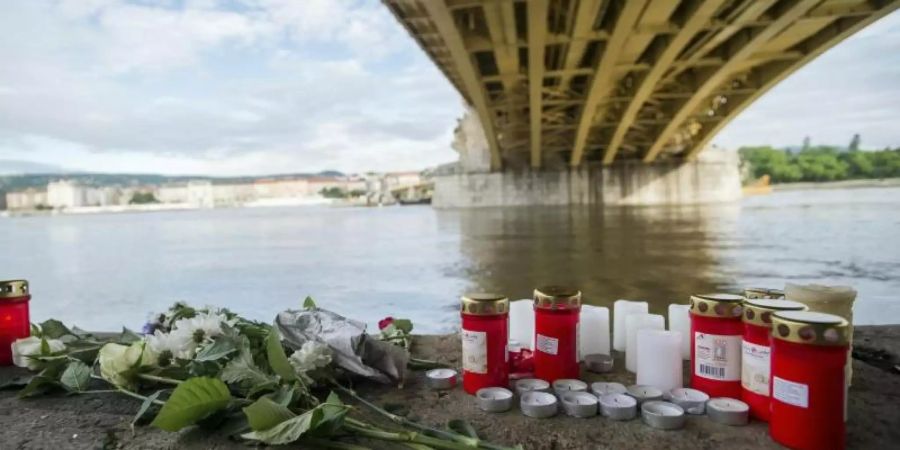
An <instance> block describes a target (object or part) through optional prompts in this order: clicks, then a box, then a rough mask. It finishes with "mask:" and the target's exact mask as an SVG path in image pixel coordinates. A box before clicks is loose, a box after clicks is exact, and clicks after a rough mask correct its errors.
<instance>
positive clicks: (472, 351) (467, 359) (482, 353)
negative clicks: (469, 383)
mask: <svg viewBox="0 0 900 450" xmlns="http://www.w3.org/2000/svg"><path fill="white" fill-rule="evenodd" d="M462 354H463V370H465V371H466V372H473V373H487V371H488V370H487V333H485V332H484V331H469V330H462Z"/></svg>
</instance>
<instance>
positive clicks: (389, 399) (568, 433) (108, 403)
mask: <svg viewBox="0 0 900 450" xmlns="http://www.w3.org/2000/svg"><path fill="white" fill-rule="evenodd" d="M854 340H855V343H856V350H857V351H856V352H855V354H854V361H853V371H854V374H853V382H854V384H853V386H852V387H851V388H850V397H849V404H848V407H849V420H848V422H847V426H848V433H847V438H848V441H847V447H848V448H890V447H892V446H894V445H896V443H897V442H900V429H898V428H897V427H896V424H897V423H900V408H897V404H898V400H900V373H898V371H897V368H896V365H897V364H900V325H889V326H859V327H856V330H855V333H854ZM459 347H460V345H459V339H458V337H457V336H455V335H444V336H416V339H415V343H414V346H413V353H414V354H415V355H417V356H420V357H424V358H432V359H437V360H440V361H443V362H446V363H449V364H452V365H458V364H459V360H460V349H459ZM621 356H622V355H617V360H616V366H617V369H616V371H615V372H614V373H612V374H609V375H604V376H601V375H596V374H589V373H585V374H584V379H585V380H589V381H597V380H610V381H619V382H622V383H626V384H631V383H633V382H634V375H632V374H629V373H627V372H625V371H624V369H623V366H624V361H623V360H622V358H621ZM23 373H24V372H23V371H22V370H21V369H17V368H0V384H2V383H3V382H5V381H7V380H9V379H11V378H12V377H15V376H19V375H22V374H23ZM687 373H688V365H687V364H685V376H687ZM422 378H423V374H422V373H420V372H416V373H413V375H412V377H411V379H410V380H409V381H408V382H407V383H406V386H405V387H404V388H403V389H397V388H394V387H382V386H372V385H364V386H358V389H359V391H360V392H361V393H362V394H363V395H364V396H365V397H366V398H369V399H371V400H374V401H375V402H376V403H378V404H382V405H384V404H394V405H397V406H399V407H401V409H403V410H405V411H408V412H407V413H406V414H407V415H408V417H409V418H411V419H415V420H418V421H421V422H424V423H428V424H431V425H435V426H446V423H447V421H449V420H451V419H457V418H459V419H466V420H468V421H469V422H470V423H472V424H473V426H474V427H475V429H476V430H477V431H478V432H479V434H480V435H481V436H482V437H484V438H487V439H490V440H493V441H496V442H498V443H504V444H522V445H523V446H524V448H526V449H554V450H564V449H580V448H669V449H685V450H688V449H690V450H696V449H704V448H729V449H748V450H750V449H775V448H780V447H779V446H778V445H777V444H775V443H774V442H772V441H771V440H770V439H769V436H768V433H767V430H766V425H765V424H764V423H761V422H756V421H754V422H752V423H751V424H750V425H748V426H745V427H728V426H724V425H717V424H714V423H712V422H710V421H709V420H708V419H707V418H706V417H705V416H698V417H690V418H689V419H688V423H687V426H686V427H685V428H684V429H683V430H679V431H659V430H654V429H651V428H649V427H647V426H645V425H644V424H643V423H641V421H640V420H633V421H630V422H611V421H609V420H607V419H603V418H592V419H574V418H570V417H564V416H557V417H554V418H551V419H545V420H538V419H530V418H527V417H524V416H522V415H521V413H519V412H518V410H517V409H514V410H512V411H510V412H507V413H503V414H489V413H484V412H481V411H479V410H478V409H477V408H476V407H475V404H474V400H473V398H472V397H471V396H468V395H466V394H465V393H464V392H463V391H462V389H461V388H456V389H454V390H452V391H448V392H436V391H429V390H427V389H426V388H425V387H424V384H423V380H422ZM686 379H687V378H686ZM139 406H140V402H139V401H136V400H131V399H128V398H122V397H121V396H117V395H113V394H101V395H94V396H90V397H85V398H74V397H63V396H55V397H44V398H37V399H31V400H20V399H17V398H16V397H15V392H12V391H2V392H0V442H2V443H3V448H9V449H45V448H67V449H95V448H122V449H139V448H154V449H175V448H177V449H189V450H191V449H235V450H236V449H246V448H247V447H246V445H244V444H241V443H238V442H233V441H230V440H229V439H227V438H226V437H225V436H223V435H221V434H216V433H214V432H213V433H210V432H207V431H203V430H199V429H191V430H187V431H184V432H181V433H165V432H162V431H160V430H156V429H152V428H148V427H137V428H136V429H135V430H134V432H132V430H131V428H130V426H129V424H130V422H131V419H132V418H133V416H134V413H135V411H136V410H137V408H138V407H139ZM385 425H386V426H389V425H388V424H385ZM363 444H368V443H363Z"/></svg>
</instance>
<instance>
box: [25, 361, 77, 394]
mask: <svg viewBox="0 0 900 450" xmlns="http://www.w3.org/2000/svg"><path fill="white" fill-rule="evenodd" d="M46 364H47V365H46V366H45V367H44V370H42V371H40V372H39V373H38V374H37V375H35V376H34V377H32V378H31V381H29V382H28V385H27V386H25V388H24V389H22V390H21V391H19V394H18V395H19V398H25V397H33V396H35V395H39V394H43V393H44V392H46V391H48V390H50V389H53V388H54V387H58V386H60V383H59V376H60V375H61V374H62V373H63V371H64V370H65V369H66V360H65V359H57V360H53V361H48V362H47V363H46Z"/></svg>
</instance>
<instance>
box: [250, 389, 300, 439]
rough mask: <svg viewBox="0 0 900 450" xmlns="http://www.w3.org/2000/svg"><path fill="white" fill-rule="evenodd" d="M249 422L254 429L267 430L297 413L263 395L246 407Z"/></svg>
mask: <svg viewBox="0 0 900 450" xmlns="http://www.w3.org/2000/svg"><path fill="white" fill-rule="evenodd" d="M244 414H245V415H246V416H247V422H248V423H249V424H250V428H251V429H253V431H265V430H268V429H270V428H272V427H274V426H275V425H278V424H279V423H281V422H284V421H286V420H289V419H292V418H294V417H296V416H297V415H296V414H294V413H292V412H291V410H289V409H287V408H286V407H284V406H282V405H279V404H278V403H275V402H273V401H272V400H271V399H269V398H268V397H261V398H260V399H259V400H257V401H255V402H253V404H251V405H250V406H248V407H246V408H244Z"/></svg>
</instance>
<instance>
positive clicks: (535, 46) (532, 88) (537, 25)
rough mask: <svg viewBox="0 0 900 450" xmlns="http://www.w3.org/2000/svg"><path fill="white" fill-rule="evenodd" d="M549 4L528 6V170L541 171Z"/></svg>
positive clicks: (538, 0) (543, 0)
mask: <svg viewBox="0 0 900 450" xmlns="http://www.w3.org/2000/svg"><path fill="white" fill-rule="evenodd" d="M549 5H550V2H549V0H531V1H529V2H528V111H529V112H528V115H529V116H530V117H529V123H530V125H531V126H530V127H529V128H530V133H531V167H532V168H535V169H537V168H539V167H541V121H542V119H543V104H542V100H543V90H544V53H545V52H546V48H547V47H546V44H545V40H546V38H547V11H548V9H549Z"/></svg>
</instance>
